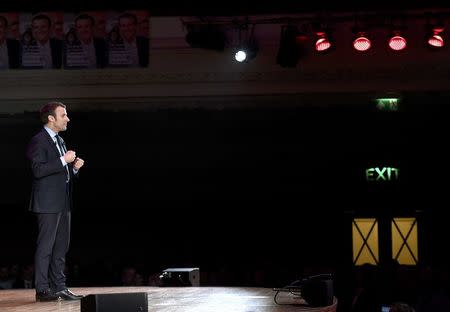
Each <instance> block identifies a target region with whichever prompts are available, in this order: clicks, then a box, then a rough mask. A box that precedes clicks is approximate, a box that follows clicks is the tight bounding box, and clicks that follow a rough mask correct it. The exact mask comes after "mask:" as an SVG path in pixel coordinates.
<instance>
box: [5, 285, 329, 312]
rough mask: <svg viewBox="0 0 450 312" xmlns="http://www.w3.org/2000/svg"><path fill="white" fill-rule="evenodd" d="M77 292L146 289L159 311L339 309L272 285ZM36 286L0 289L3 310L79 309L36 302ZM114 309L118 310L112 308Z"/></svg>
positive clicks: (73, 304) (101, 290)
mask: <svg viewBox="0 0 450 312" xmlns="http://www.w3.org/2000/svg"><path fill="white" fill-rule="evenodd" d="M71 290H72V291H73V292H74V293H76V294H81V295H89V294H110V293H133V292H146V293H147V294H148V311H159V312H169V311H170V312H178V311H180V312H181V311H183V312H194V311H195V312H249V311H252V312H291V311H292V312H293V311H296V312H299V311H324V312H335V311H336V306H337V302H335V303H334V304H333V305H332V306H329V307H321V308H312V307H305V306H302V304H304V301H303V300H302V299H299V298H298V297H295V296H293V295H291V294H290V293H287V292H284V293H281V294H280V295H279V296H278V297H277V301H278V302H279V303H283V304H282V305H278V304H276V303H275V302H274V300H273V298H274V295H275V292H274V291H273V290H272V289H270V288H253V287H92V288H71ZM34 295H35V291H34V289H11V290H0V311H1V312H30V311H39V312H56V311H58V312H79V311H80V305H81V303H80V301H53V302H36V301H35V298H34ZM111 312H114V311H111Z"/></svg>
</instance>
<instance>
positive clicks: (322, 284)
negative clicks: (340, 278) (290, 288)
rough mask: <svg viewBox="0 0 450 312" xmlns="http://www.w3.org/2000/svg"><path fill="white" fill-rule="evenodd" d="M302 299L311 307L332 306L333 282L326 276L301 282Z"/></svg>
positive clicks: (317, 276)
mask: <svg viewBox="0 0 450 312" xmlns="http://www.w3.org/2000/svg"><path fill="white" fill-rule="evenodd" d="M301 293H302V297H303V299H305V301H306V302H307V303H308V304H309V305H310V306H312V307H325V306H329V305H332V304H333V297H334V291H333V280H332V279H331V276H330V275H328V274H323V275H316V276H313V277H310V278H309V279H307V280H305V281H304V282H303V285H302V287H301Z"/></svg>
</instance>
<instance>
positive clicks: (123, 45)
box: [107, 11, 149, 67]
mask: <svg viewBox="0 0 450 312" xmlns="http://www.w3.org/2000/svg"><path fill="white" fill-rule="evenodd" d="M148 18H149V17H148V12H147V11H126V12H122V13H112V12H111V13H109V14H108V20H107V22H108V25H107V32H108V34H107V43H108V66H109V67H147V66H148V61H149V35H148V34H149V29H148V25H149V24H148Z"/></svg>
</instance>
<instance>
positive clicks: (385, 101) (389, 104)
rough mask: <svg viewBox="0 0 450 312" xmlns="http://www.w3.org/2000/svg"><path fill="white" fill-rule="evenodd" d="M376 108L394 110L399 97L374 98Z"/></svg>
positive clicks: (396, 108)
mask: <svg viewBox="0 0 450 312" xmlns="http://www.w3.org/2000/svg"><path fill="white" fill-rule="evenodd" d="M376 102H377V108H378V109H379V110H382V111H396V110H398V104H399V102H400V99H399V98H379V99H376Z"/></svg>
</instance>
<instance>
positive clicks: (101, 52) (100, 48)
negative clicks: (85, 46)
mask: <svg viewBox="0 0 450 312" xmlns="http://www.w3.org/2000/svg"><path fill="white" fill-rule="evenodd" d="M94 47H95V57H96V58H97V68H103V67H105V66H106V63H107V58H108V55H107V52H106V51H107V48H106V41H105V40H103V39H101V38H94Z"/></svg>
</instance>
